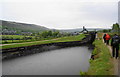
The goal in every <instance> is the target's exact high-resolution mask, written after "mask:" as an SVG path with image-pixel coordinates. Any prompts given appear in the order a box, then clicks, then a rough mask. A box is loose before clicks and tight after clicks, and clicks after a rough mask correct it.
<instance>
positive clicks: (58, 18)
mask: <svg viewBox="0 0 120 77" xmlns="http://www.w3.org/2000/svg"><path fill="white" fill-rule="evenodd" d="M118 1H119V0H0V19H2V20H9V21H16V22H23V23H31V24H37V25H42V26H45V27H48V28H54V29H73V28H82V26H86V27H87V28H90V27H92V28H97V27H98V28H111V26H112V24H113V23H116V22H118Z"/></svg>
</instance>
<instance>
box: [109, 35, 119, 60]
mask: <svg viewBox="0 0 120 77" xmlns="http://www.w3.org/2000/svg"><path fill="white" fill-rule="evenodd" d="M119 44H120V36H118V35H117V34H115V35H114V36H113V37H112V41H111V46H112V56H113V57H116V59H117V57H119Z"/></svg>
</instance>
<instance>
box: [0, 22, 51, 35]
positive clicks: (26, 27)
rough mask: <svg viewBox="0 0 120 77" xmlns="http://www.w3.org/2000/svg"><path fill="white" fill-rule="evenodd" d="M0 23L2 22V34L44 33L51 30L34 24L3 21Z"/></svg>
mask: <svg viewBox="0 0 120 77" xmlns="http://www.w3.org/2000/svg"><path fill="white" fill-rule="evenodd" d="M0 22H2V25H1V26H2V33H21V32H42V31H45V30H49V29H48V28H46V27H43V26H40V25H34V24H26V23H18V22H11V21H3V20H0ZM0 28H1V27H0Z"/></svg>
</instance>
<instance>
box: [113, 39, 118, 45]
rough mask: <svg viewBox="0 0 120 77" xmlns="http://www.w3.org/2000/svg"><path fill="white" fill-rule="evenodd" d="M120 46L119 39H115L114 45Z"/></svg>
mask: <svg viewBox="0 0 120 77" xmlns="http://www.w3.org/2000/svg"><path fill="white" fill-rule="evenodd" d="M118 44H119V38H117V37H116V38H114V39H113V45H118Z"/></svg>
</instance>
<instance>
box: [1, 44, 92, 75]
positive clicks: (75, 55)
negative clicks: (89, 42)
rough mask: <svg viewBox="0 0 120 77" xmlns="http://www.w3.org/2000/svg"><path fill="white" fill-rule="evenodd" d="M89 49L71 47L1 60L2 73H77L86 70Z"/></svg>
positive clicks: (89, 53)
mask: <svg viewBox="0 0 120 77" xmlns="http://www.w3.org/2000/svg"><path fill="white" fill-rule="evenodd" d="M90 55H91V51H90V50H88V47H84V46H82V47H71V48H63V49H58V50H51V51H48V52H42V53H37V54H33V55H29V56H25V57H19V58H16V59H11V60H6V61H3V62H2V64H3V66H2V68H3V70H2V74H3V75H79V74H80V70H82V71H87V70H88V68H89V58H90Z"/></svg>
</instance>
